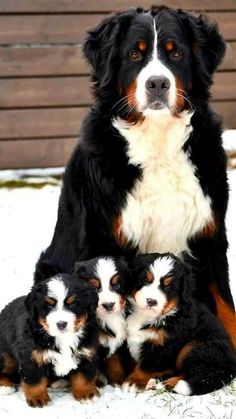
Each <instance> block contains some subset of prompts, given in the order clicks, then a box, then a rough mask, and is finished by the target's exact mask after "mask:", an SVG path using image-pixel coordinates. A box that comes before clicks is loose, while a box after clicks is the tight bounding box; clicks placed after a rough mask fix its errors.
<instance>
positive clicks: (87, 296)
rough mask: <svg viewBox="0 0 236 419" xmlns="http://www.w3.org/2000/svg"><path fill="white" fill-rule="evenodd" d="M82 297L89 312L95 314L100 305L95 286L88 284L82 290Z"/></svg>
mask: <svg viewBox="0 0 236 419" xmlns="http://www.w3.org/2000/svg"><path fill="white" fill-rule="evenodd" d="M81 297H82V298H83V302H84V304H85V306H86V308H87V311H88V313H90V314H95V312H96V308H97V306H98V293H97V290H96V288H95V287H92V286H88V287H86V288H85V289H84V290H82V292H81Z"/></svg>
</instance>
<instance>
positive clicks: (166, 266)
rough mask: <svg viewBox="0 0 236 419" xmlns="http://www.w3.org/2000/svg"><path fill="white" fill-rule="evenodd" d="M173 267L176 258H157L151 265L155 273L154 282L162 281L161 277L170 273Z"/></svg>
mask: <svg viewBox="0 0 236 419" xmlns="http://www.w3.org/2000/svg"><path fill="white" fill-rule="evenodd" d="M173 267H174V260H173V259H172V258H171V257H170V256H163V257H162V258H159V259H156V260H155V261H154V262H153V263H152V265H151V267H150V270H151V272H152V273H153V275H154V282H160V279H161V278H163V276H166V275H168V274H169V273H170V272H171V271H172V269H173Z"/></svg>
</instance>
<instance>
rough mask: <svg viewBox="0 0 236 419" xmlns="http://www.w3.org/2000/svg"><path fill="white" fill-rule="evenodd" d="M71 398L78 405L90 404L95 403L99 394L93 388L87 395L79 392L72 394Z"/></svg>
mask: <svg viewBox="0 0 236 419" xmlns="http://www.w3.org/2000/svg"><path fill="white" fill-rule="evenodd" d="M73 396H74V398H75V399H76V400H78V401H79V402H80V403H90V402H95V401H96V400H97V399H98V397H99V396H100V393H99V390H98V389H97V388H96V387H95V388H94V389H93V390H91V391H89V392H87V393H84V392H80V391H77V392H74V393H73Z"/></svg>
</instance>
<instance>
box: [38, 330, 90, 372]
mask: <svg viewBox="0 0 236 419" xmlns="http://www.w3.org/2000/svg"><path fill="white" fill-rule="evenodd" d="M81 336H82V331H80V333H79V334H77V335H76V334H67V335H64V334H62V335H61V337H60V338H59V337H57V338H55V339H56V345H57V347H58V350H59V351H53V350H50V349H49V350H48V351H45V353H44V356H43V358H44V362H45V363H52V365H53V369H54V372H55V374H56V376H58V377H63V376H65V375H67V374H68V373H69V372H70V371H71V370H73V369H76V368H77V366H78V365H79V363H80V358H81V357H82V356H85V357H89V355H90V354H89V353H86V351H85V350H84V349H83V348H82V350H78V349H77V347H78V342H79V338H80V337H81ZM87 351H89V350H87Z"/></svg>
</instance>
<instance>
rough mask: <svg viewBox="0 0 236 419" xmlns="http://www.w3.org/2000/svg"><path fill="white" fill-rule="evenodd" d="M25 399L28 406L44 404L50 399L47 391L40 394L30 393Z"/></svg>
mask: <svg viewBox="0 0 236 419" xmlns="http://www.w3.org/2000/svg"><path fill="white" fill-rule="evenodd" d="M26 401H27V403H28V405H29V406H30V407H43V406H46V405H47V404H48V403H49V402H50V401H51V400H50V397H49V395H48V393H47V392H45V393H41V394H35V395H33V394H31V395H28V396H27V397H26Z"/></svg>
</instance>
